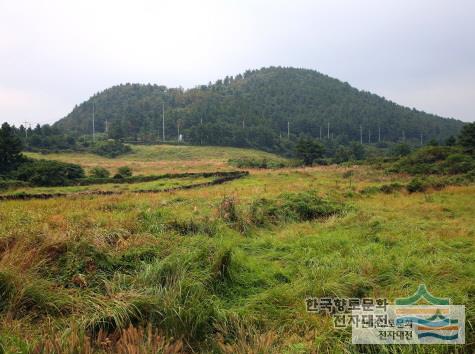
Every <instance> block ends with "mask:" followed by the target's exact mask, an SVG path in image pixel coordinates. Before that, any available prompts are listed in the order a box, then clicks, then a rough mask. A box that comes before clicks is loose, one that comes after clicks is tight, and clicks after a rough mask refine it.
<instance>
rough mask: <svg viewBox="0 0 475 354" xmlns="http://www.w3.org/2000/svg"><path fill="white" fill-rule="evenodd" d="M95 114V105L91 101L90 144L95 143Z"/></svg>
mask: <svg viewBox="0 0 475 354" xmlns="http://www.w3.org/2000/svg"><path fill="white" fill-rule="evenodd" d="M95 113H96V103H95V102H94V101H92V142H95V141H96V127H95Z"/></svg>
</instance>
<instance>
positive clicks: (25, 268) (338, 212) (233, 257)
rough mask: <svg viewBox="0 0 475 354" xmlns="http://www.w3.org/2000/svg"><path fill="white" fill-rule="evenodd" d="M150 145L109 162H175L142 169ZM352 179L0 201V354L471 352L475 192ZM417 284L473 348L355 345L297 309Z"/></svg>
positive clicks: (359, 173)
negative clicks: (384, 189)
mask: <svg viewBox="0 0 475 354" xmlns="http://www.w3.org/2000/svg"><path fill="white" fill-rule="evenodd" d="M151 148H152V147H144V148H142V147H140V148H138V150H136V151H135V152H134V154H142V155H140V157H138V156H137V157H133V156H134V155H129V156H127V157H124V158H123V159H122V160H117V161H116V160H110V161H111V163H117V164H124V163H125V162H126V164H130V161H132V160H129V159H136V160H134V161H135V162H134V163H136V164H137V166H142V167H141V168H142V170H141V171H144V172H145V171H153V172H154V173H155V172H156V171H157V170H156V169H155V168H160V170H159V171H160V172H164V171H166V169H167V168H171V167H170V166H167V167H166V168H165V167H163V169H161V168H162V167H157V165H153V166H152V165H150V164H155V163H156V164H162V162H153V161H152V162H149V161H147V160H146V159H147V158H146V156H147V151H149V150H148V149H151ZM155 148H156V147H154V149H155ZM142 149H143V150H142ZM157 149H160V147H158V148H157ZM197 149H201V148H197ZM209 149H214V148H209ZM233 150H234V149H233ZM236 150H238V149H236ZM193 153H194V152H189V154H193ZM210 153H211V152H210ZM228 153H229V154H231V152H226V153H222V152H221V154H228ZM216 154H217V155H219V153H218V152H216ZM217 155H213V156H217ZM220 156H221V157H216V158H217V159H218V160H219V159H221V160H219V161H221V162H219V163H216V164H215V162H213V161H214V160H213V159H212V158H211V160H209V161H210V162H209V166H213V168H215V167H217V166H218V165H219V164H222V166H221V167H222V168H223V169H225V168H228V167H227V166H226V164H225V163H224V162H223V161H224V160H223V159H227V158H228V156H227V155H220ZM51 157H52V158H57V156H51ZM68 158H70V157H69V156H68ZM140 158H143V159H144V160H143V161H141V160H139V159H140ZM77 159H79V160H80V159H84V160H82V161H86V160H87V161H88V163H89V164H91V165H90V166H92V165H93V164H94V163H100V164H102V163H106V162H105V160H104V161H101V162H97V161H94V160H88V157H87V156H80V155H78V156H77ZM150 159H151V160H153V159H154V157H151V158H150ZM79 160H75V161H74V162H79V163H81V162H82V161H79ZM106 160H107V159H106ZM163 160H165V159H163ZM69 161H72V160H71V159H69ZM149 163H150V164H149ZM180 163H182V164H183V166H185V168H190V169H194V168H197V167H196V165H195V164H194V163H195V162H194V161H192V160H189V161H188V162H186V161H185V162H184V160H181V162H180ZM200 163H204V164H203V165H200V166H201V167H202V166H205V165H206V163H207V162H206V160H202V162H200ZM160 166H162V165H160ZM163 166H165V165H163ZM347 171H348V168H343V167H334V166H328V167H318V168H306V169H281V170H272V171H267V170H260V171H258V170H256V171H252V172H251V175H250V176H248V177H246V178H243V179H240V180H236V181H233V182H231V183H229V184H223V185H219V186H213V187H207V188H202V189H197V190H185V191H177V192H173V193H166V194H141V195H135V194H124V195H119V196H84V197H79V198H74V199H66V198H58V199H51V200H31V201H5V202H1V204H0V235H1V238H0V293H1V295H2V296H1V297H0V343H1V346H2V348H3V349H4V351H5V352H8V353H15V352H20V353H23V352H25V353H26V352H44V353H51V352H55V353H88V352H104V353H107V352H120V353H150V352H168V353H174V352H176V353H178V352H183V351H185V352H218V353H312V352H315V353H454V352H456V353H457V352H458V353H471V352H473V350H474V344H473V343H474V335H473V323H474V321H475V297H474V295H475V283H474V281H473V280H474V279H475V248H474V236H475V224H474V222H473V216H474V215H475V203H474V200H475V199H474V198H475V186H458V187H453V186H452V187H446V188H444V189H442V190H440V191H429V192H427V193H413V194H408V193H407V192H405V191H395V192H391V193H388V194H385V193H372V194H368V193H361V192H360V191H363V190H365V189H366V190H367V189H368V187H371V186H380V185H383V184H390V183H393V182H401V183H407V181H408V178H406V177H404V176H402V175H384V174H383V173H382V172H381V171H377V170H373V169H371V168H369V167H353V168H352V171H353V175H352V177H351V179H350V178H348V173H345V172H347ZM420 283H425V284H426V285H427V286H428V288H429V289H430V290H431V292H432V293H433V294H434V295H436V296H439V297H450V298H451V299H452V301H453V303H455V304H464V305H465V306H466V317H467V323H466V332H467V338H466V340H467V343H469V344H467V345H465V346H450V347H449V346H419V347H413V346H406V347H380V346H374V347H370V346H354V345H351V333H350V329H347V330H337V329H334V327H333V323H332V320H331V318H329V317H328V316H322V315H319V314H311V313H307V312H306V310H305V298H306V297H308V296H317V297H321V296H339V297H385V298H388V299H394V298H396V297H402V296H407V295H410V294H412V293H413V292H414V291H415V289H416V288H417V286H418V284H420ZM131 348H133V349H131Z"/></svg>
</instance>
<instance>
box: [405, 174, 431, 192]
mask: <svg viewBox="0 0 475 354" xmlns="http://www.w3.org/2000/svg"><path fill="white" fill-rule="evenodd" d="M426 188H427V187H426V184H425V183H424V181H422V180H421V179H420V178H413V179H412V180H411V181H410V182H409V183H408V184H407V186H406V189H407V191H408V192H409V193H415V192H424V191H425V190H426Z"/></svg>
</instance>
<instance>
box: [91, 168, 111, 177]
mask: <svg viewBox="0 0 475 354" xmlns="http://www.w3.org/2000/svg"><path fill="white" fill-rule="evenodd" d="M89 176H91V177H92V178H109V176H110V172H109V171H108V170H106V169H105V168H104V167H94V168H93V169H91V171H90V172H89Z"/></svg>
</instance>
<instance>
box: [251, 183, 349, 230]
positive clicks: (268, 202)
mask: <svg viewBox="0 0 475 354" xmlns="http://www.w3.org/2000/svg"><path fill="white" fill-rule="evenodd" d="M343 211H344V207H343V206H342V205H340V204H337V203H334V202H331V201H329V200H326V199H323V198H321V197H319V196H318V195H317V194H316V193H315V192H313V191H309V192H301V193H284V194H281V195H280V196H279V197H278V198H277V199H264V198H263V199H258V200H256V201H255V202H254V203H253V204H252V205H251V208H250V212H249V220H250V222H251V223H252V224H254V225H265V224H267V223H277V222H281V221H309V220H314V219H319V218H325V217H329V216H332V215H337V214H341V213H342V212H343Z"/></svg>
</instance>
